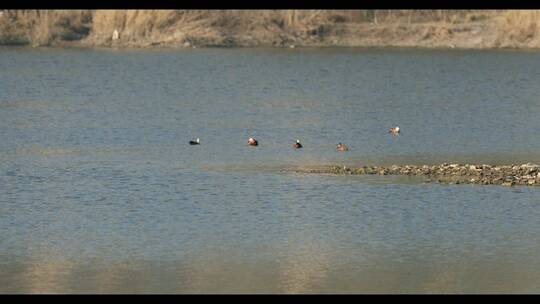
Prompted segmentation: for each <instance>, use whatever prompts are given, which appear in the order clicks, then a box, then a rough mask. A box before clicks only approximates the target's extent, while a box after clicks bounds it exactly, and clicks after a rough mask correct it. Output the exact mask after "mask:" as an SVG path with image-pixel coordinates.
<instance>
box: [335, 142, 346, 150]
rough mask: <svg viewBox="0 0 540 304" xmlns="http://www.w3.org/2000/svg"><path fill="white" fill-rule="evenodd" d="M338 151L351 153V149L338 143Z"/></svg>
mask: <svg viewBox="0 0 540 304" xmlns="http://www.w3.org/2000/svg"><path fill="white" fill-rule="evenodd" d="M336 150H338V151H349V147H347V146H346V145H345V144H342V143H338V145H337V147H336Z"/></svg>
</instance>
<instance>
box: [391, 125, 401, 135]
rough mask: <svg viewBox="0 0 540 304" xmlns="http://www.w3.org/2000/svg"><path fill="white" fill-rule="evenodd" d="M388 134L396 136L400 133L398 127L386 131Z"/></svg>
mask: <svg viewBox="0 0 540 304" xmlns="http://www.w3.org/2000/svg"><path fill="white" fill-rule="evenodd" d="M388 132H389V133H392V135H398V134H399V133H400V130H399V127H395V128H390V130H389V131H388Z"/></svg>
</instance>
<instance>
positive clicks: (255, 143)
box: [248, 137, 259, 146]
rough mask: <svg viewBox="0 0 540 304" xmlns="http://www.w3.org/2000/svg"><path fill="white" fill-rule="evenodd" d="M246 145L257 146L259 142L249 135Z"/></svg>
mask: <svg viewBox="0 0 540 304" xmlns="http://www.w3.org/2000/svg"><path fill="white" fill-rule="evenodd" d="M248 145H250V146H258V145H259V142H258V141H257V140H256V139H255V138H253V137H250V138H249V139H248Z"/></svg>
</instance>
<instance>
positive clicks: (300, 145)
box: [293, 139, 302, 149]
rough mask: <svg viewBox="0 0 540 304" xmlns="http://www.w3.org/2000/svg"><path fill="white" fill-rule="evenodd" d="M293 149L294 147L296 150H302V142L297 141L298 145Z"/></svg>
mask: <svg viewBox="0 0 540 304" xmlns="http://www.w3.org/2000/svg"><path fill="white" fill-rule="evenodd" d="M293 147H294V148H295V149H300V148H302V144H301V143H300V141H299V140H298V139H297V140H296V143H295V144H294V145H293Z"/></svg>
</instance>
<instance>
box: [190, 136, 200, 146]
mask: <svg viewBox="0 0 540 304" xmlns="http://www.w3.org/2000/svg"><path fill="white" fill-rule="evenodd" d="M189 144H190V145H192V146H193V145H200V144H201V141H200V139H199V138H197V139H196V140H190V141H189Z"/></svg>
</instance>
